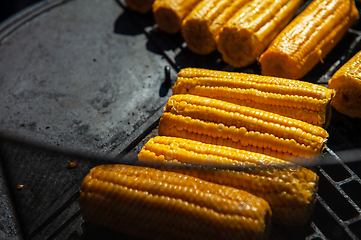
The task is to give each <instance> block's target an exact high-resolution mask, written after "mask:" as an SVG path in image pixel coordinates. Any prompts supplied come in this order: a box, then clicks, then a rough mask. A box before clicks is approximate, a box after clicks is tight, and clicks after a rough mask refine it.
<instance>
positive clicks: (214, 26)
mask: <svg viewBox="0 0 361 240" xmlns="http://www.w3.org/2000/svg"><path fill="white" fill-rule="evenodd" d="M249 1H251V0H211V1H201V2H200V3H199V4H198V5H197V6H196V7H195V8H194V9H193V10H192V11H191V12H190V13H189V14H188V16H187V17H186V18H185V19H184V21H183V22H182V28H181V30H182V35H183V38H184V41H185V42H186V43H187V46H188V48H189V49H190V50H192V51H193V52H195V53H198V54H209V53H211V52H213V51H215V50H216V49H217V47H216V41H215V39H216V36H217V35H218V33H219V31H220V29H221V27H222V26H223V25H224V24H225V23H226V22H227V21H228V20H229V19H230V18H231V17H232V16H233V15H234V14H235V12H236V11H238V10H239V9H240V8H241V7H242V6H244V5H245V4H246V3H247V2H249Z"/></svg>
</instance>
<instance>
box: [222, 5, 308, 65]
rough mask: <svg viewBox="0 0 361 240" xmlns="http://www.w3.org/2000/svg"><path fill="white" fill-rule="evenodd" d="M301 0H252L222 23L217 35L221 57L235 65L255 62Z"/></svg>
mask: <svg viewBox="0 0 361 240" xmlns="http://www.w3.org/2000/svg"><path fill="white" fill-rule="evenodd" d="M302 2H303V1H301V0H280V1H274V0H252V1H250V2H248V3H246V4H245V5H244V6H243V7H242V8H241V9H240V10H239V11H237V12H236V13H235V14H234V15H233V17H232V18H231V19H230V20H229V21H228V22H227V23H226V24H225V25H224V26H223V27H222V29H221V31H220V32H219V34H218V36H217V37H216V43H217V49H218V51H219V52H220V53H221V54H222V58H223V60H224V61H225V62H226V63H228V64H229V65H231V66H234V67H245V66H247V65H250V64H252V63H254V62H255V61H256V60H257V58H258V57H259V56H260V55H261V53H262V52H263V51H264V50H265V49H266V48H267V46H268V45H269V44H270V42H271V41H272V40H273V39H274V38H275V37H276V35H277V34H278V33H279V32H280V31H281V30H282V29H283V28H284V27H285V26H286V25H287V23H288V22H289V21H291V19H292V18H293V16H294V15H295V13H296V12H297V10H298V9H299V7H300V6H301V4H302Z"/></svg>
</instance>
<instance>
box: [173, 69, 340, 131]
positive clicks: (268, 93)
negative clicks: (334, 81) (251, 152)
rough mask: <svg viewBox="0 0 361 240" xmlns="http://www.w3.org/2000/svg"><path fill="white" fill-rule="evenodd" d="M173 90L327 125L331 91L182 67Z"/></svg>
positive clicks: (274, 79) (287, 80)
mask: <svg viewBox="0 0 361 240" xmlns="http://www.w3.org/2000/svg"><path fill="white" fill-rule="evenodd" d="M173 94H192V95H197V96H203V97H209V98H215V99H219V100H223V101H227V102H231V103H235V104H238V105H243V106H247V107H252V108H257V109H261V110H265V111H269V112H273V113H277V114H280V115H283V116H286V117H291V118H295V119H299V120H302V121H305V122H308V123H311V124H314V125H318V126H322V127H327V126H328V124H329V122H330V119H331V105H330V102H331V99H332V98H333V97H334V96H335V91H334V90H332V89H328V88H326V87H323V86H319V85H317V84H312V83H308V82H303V81H297V80H290V79H285V78H276V77H266V76H260V75H254V74H247V73H233V72H223V71H214V70H207V69H199V68H185V69H182V70H181V71H180V72H179V73H178V79H177V82H176V83H175V85H174V87H173ZM208 121H212V120H208Z"/></svg>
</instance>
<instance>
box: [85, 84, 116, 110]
mask: <svg viewBox="0 0 361 240" xmlns="http://www.w3.org/2000/svg"><path fill="white" fill-rule="evenodd" d="M116 89H117V88H116V87H115V86H113V84H109V83H106V84H105V85H104V86H102V87H101V88H99V90H98V92H97V94H96V96H95V97H94V98H92V99H90V100H88V103H89V104H90V105H91V106H92V107H93V108H94V109H96V110H98V111H101V110H102V109H104V108H107V107H109V105H111V104H112V103H115V102H116V101H117V97H118V91H117V90H116Z"/></svg>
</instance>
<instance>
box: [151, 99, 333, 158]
mask: <svg viewBox="0 0 361 240" xmlns="http://www.w3.org/2000/svg"><path fill="white" fill-rule="evenodd" d="M158 133H159V135H162V136H173V137H181V138H188V139H192V140H196V141H201V142H204V143H210V144H219V145H224V146H228V147H233V148H237V149H243V150H248V151H252V152H258V153H263V154H266V155H270V156H274V157H278V158H281V159H286V160H290V161H293V162H298V161H302V162H303V163H304V162H306V161H313V160H316V159H317V157H318V156H319V154H320V153H321V151H322V150H323V148H324V145H325V143H326V141H327V137H328V133H327V131H326V130H325V129H323V128H321V127H318V126H315V125H312V124H309V123H306V122H302V121H299V120H296V119H292V118H288V117H283V116H281V115H278V114H275V113H271V112H266V111H262V110H258V109H254V108H249V107H245V106H240V105H236V104H232V103H228V102H224V101H221V100H216V99H210V98H205V97H199V96H194V95H183V94H180V95H173V96H172V97H170V98H169V100H168V103H167V105H166V107H165V112H164V114H163V115H162V117H161V119H160V122H159V127H158Z"/></svg>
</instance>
